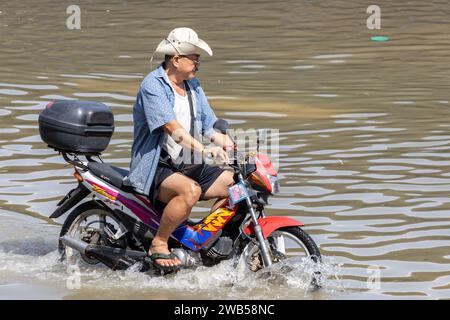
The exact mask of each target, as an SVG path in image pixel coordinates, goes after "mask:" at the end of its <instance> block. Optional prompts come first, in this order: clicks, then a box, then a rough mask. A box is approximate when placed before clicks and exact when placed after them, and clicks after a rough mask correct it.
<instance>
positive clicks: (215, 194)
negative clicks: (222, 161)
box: [203, 171, 235, 212]
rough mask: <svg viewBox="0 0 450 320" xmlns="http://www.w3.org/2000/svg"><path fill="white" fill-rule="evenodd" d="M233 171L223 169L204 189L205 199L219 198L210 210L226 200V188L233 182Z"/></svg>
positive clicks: (213, 209)
mask: <svg viewBox="0 0 450 320" xmlns="http://www.w3.org/2000/svg"><path fill="white" fill-rule="evenodd" d="M233 175H234V173H233V172H231V171H224V172H222V174H221V175H220V176H219V177H218V178H217V179H216V181H214V183H213V184H212V185H211V186H210V187H209V188H208V190H206V192H205V195H204V196H203V197H204V198H205V199H215V198H219V199H218V200H217V201H216V202H215V203H214V205H213V206H212V208H211V212H213V211H215V210H216V209H217V208H219V207H220V206H221V205H223V203H224V202H225V201H226V198H227V197H228V188H229V187H231V186H232V185H233V184H234V183H235V182H234V180H233Z"/></svg>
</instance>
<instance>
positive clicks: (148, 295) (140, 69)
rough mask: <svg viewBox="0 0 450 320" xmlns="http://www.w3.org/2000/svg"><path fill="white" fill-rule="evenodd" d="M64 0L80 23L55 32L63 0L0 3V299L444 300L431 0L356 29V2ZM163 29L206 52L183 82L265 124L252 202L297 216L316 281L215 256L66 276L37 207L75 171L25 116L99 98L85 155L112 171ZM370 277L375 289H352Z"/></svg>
mask: <svg viewBox="0 0 450 320" xmlns="http://www.w3.org/2000/svg"><path fill="white" fill-rule="evenodd" d="M75 2H76V4H78V5H79V6H80V8H81V30H68V29H67V28H66V18H67V17H68V14H66V8H67V6H69V5H71V4H74V1H49V0H47V1H46V0H40V1H30V0H21V1H18V0H10V1H7V2H6V1H4V2H2V3H1V4H0V39H1V43H2V45H1V47H0V61H1V62H0V76H1V77H0V298H1V299H8V298H9V299H11V298H49V299H52V298H64V299H79V298H86V299H88V298H143V299H155V298H159V299H182V298H188V299H192V298H214V299H220V298H225V299H228V298H254V299H265V298H273V299H277V298H284V299H292V298H294V299H340V298H347V299H368V298H369V299H392V298H402V299H405V298H427V299H430V298H431V299H441V298H447V299H448V298H450V232H449V230H450V123H449V121H448V120H449V115H450V112H449V108H450V105H449V100H450V94H449V92H450V88H449V83H450V37H449V34H450V18H449V17H450V5H449V4H448V2H447V1H408V2H405V1H398V2H395V3H394V2H391V1H378V2H377V4H378V5H379V6H380V7H381V13H382V22H381V24H382V29H381V30H368V29H367V27H366V19H367V17H368V16H369V15H368V14H367V13H366V8H367V7H368V6H369V5H370V4H372V3H371V2H370V1H369V2H368V1H354V0H352V1H341V0H338V1H298V0H295V1H283V2H280V3H276V2H274V1H246V2H245V3H242V2H240V1H227V2H226V3H225V2H221V1H203V0H201V1H195V2H189V3H188V2H185V1H163V2H154V3H150V2H149V1H125V0H124V1H95V2H94V1H81V0H80V1H75ZM177 26H189V27H191V28H193V29H195V30H196V31H198V33H199V35H200V37H202V38H203V39H205V40H206V41H207V42H208V43H209V44H210V45H211V47H212V48H213V51H214V56H213V57H210V58H204V59H203V60H202V64H201V65H200V72H199V78H200V80H201V82H202V85H203V88H204V90H205V92H206V93H207V95H208V97H209V100H210V104H211V105H212V106H213V108H214V110H215V111H216V114H217V116H219V117H223V118H226V119H227V120H229V121H230V123H231V124H232V125H233V126H234V127H239V128H246V129H248V128H274V129H279V130H280V138H281V139H280V158H279V162H280V172H279V173H280V178H281V184H282V189H281V191H282V193H281V194H280V195H278V196H276V197H274V198H272V201H271V205H270V207H269V208H268V212H269V213H272V214H278V215H288V216H292V217H294V218H296V219H299V220H300V221H302V222H304V223H305V224H306V227H305V230H307V231H308V232H309V233H310V234H311V235H312V236H313V238H314V239H315V241H316V242H317V243H318V244H319V245H320V249H321V251H322V253H323V255H324V257H325V262H324V267H323V268H324V272H325V273H326V274H328V275H329V279H328V280H327V281H326V284H325V287H324V289H323V290H321V291H319V292H315V293H310V292H307V291H305V286H306V283H305V282H302V281H301V277H300V276H297V275H294V276H288V277H287V278H286V279H284V281H278V282H277V281H275V282H267V281H264V280H261V279H255V278H253V277H250V278H245V277H242V276H241V275H236V274H235V273H233V270H232V269H231V267H230V266H229V265H226V264H224V265H220V266H218V267H216V268H212V269H207V270H203V269H201V270H197V271H195V272H193V271H189V272H183V273H181V274H179V275H177V276H176V277H175V278H172V279H159V278H157V279H155V278H150V277H148V276H146V275H142V274H139V273H136V272H132V271H127V272H111V271H107V270H105V269H103V268H92V269H89V270H84V271H83V274H82V288H81V289H80V290H68V289H67V287H66V280H67V278H68V273H67V270H66V269H65V266H64V265H63V264H61V263H59V262H58V261H57V254H56V251H55V250H56V243H57V236H58V232H59V226H58V224H55V223H54V222H52V221H50V220H49V219H48V218H47V217H48V216H49V215H50V214H51V212H52V211H53V210H54V208H55V206H56V203H57V202H58V201H59V199H60V198H61V197H63V196H64V195H65V194H66V193H67V191H68V190H70V189H71V188H72V187H73V186H74V185H75V183H74V180H73V178H72V176H71V173H72V169H71V167H70V166H69V165H67V164H66V163H65V162H64V160H63V159H62V157H60V156H58V155H57V154H56V153H55V152H54V151H53V150H51V149H48V148H47V147H46V145H45V144H44V143H43V142H42V141H41V140H40V137H39V131H38V126H37V118H38V114H39V113H40V111H41V110H42V109H43V108H44V106H45V104H46V103H48V102H49V101H51V100H54V99H65V98H67V99H91V100H98V101H101V102H104V103H106V104H107V105H109V106H111V108H112V110H113V112H114V115H115V120H116V131H115V133H114V135H113V138H112V140H111V144H110V146H109V147H108V149H107V150H106V152H105V153H104V156H103V158H104V159H105V161H107V162H108V163H111V164H114V165H117V166H121V167H124V168H127V167H128V165H129V159H130V148H131V144H132V134H133V123H132V105H133V102H134V97H135V94H136V91H137V88H138V86H139V83H140V81H141V80H142V78H143V77H144V76H145V75H146V74H147V73H148V72H149V71H150V66H149V63H148V59H149V56H150V55H151V52H152V51H153V50H154V48H155V46H156V45H157V43H158V42H159V41H160V40H161V39H162V37H163V36H165V35H166V33H167V32H168V31H169V30H171V29H172V28H174V27H177ZM371 36H388V37H389V40H388V41H385V42H375V41H371ZM155 65H156V64H154V66H155ZM207 205H208V204H207V203H206V204H205V203H202V204H200V205H199V206H198V207H196V208H195V212H194V214H193V217H197V218H199V217H202V215H203V214H204V213H205V210H206V209H207V208H206V207H207ZM57 222H59V223H60V222H61V221H57ZM373 268H379V271H377V270H374V269H373ZM374 272H379V275H380V277H381V282H380V285H379V286H378V287H373V286H372V287H371V286H368V285H367V281H368V280H370V278H369V277H370V276H372V275H373V274H374Z"/></svg>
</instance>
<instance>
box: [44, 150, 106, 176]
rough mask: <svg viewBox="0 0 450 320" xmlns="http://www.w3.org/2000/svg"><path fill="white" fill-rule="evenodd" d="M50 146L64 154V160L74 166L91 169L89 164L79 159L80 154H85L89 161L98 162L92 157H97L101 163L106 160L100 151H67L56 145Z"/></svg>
mask: <svg viewBox="0 0 450 320" xmlns="http://www.w3.org/2000/svg"><path fill="white" fill-rule="evenodd" d="M49 147H50V148H52V149H53V150H55V151H57V152H58V154H62V156H63V158H64V160H65V161H66V162H67V163H70V164H71V165H73V166H76V167H80V168H82V169H84V170H89V169H88V167H87V166H85V165H84V164H83V162H82V161H81V160H80V159H78V156H84V157H85V158H86V159H87V160H88V161H89V162H97V161H95V160H94V159H92V157H97V158H98V159H99V160H100V162H101V163H104V161H103V160H102V158H101V157H100V155H101V153H100V152H94V153H93V152H71V151H67V150H61V149H57V148H55V147H52V146H49ZM69 156H71V157H72V158H73V159H71V158H70V157H69Z"/></svg>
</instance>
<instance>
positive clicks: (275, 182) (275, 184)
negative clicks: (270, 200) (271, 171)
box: [267, 175, 280, 194]
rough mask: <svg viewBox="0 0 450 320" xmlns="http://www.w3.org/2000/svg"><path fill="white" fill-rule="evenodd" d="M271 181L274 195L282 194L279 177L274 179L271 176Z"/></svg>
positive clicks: (269, 176)
mask: <svg viewBox="0 0 450 320" xmlns="http://www.w3.org/2000/svg"><path fill="white" fill-rule="evenodd" d="M267 177H268V178H269V181H270V185H271V186H272V194H276V193H280V182H279V181H278V177H274V176H271V175H267Z"/></svg>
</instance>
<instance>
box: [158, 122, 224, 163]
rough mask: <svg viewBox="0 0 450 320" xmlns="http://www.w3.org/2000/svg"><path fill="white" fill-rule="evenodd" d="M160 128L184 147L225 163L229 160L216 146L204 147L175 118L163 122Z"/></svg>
mask: <svg viewBox="0 0 450 320" xmlns="http://www.w3.org/2000/svg"><path fill="white" fill-rule="evenodd" d="M161 128H162V129H163V130H164V132H165V133H167V134H168V135H170V136H171V137H172V139H173V140H174V141H175V142H176V143H178V144H179V145H181V146H182V147H184V148H188V149H190V150H194V151H197V152H199V153H201V155H202V156H204V155H209V156H211V157H212V158H215V159H219V160H221V161H223V162H225V163H228V162H229V161H230V159H229V157H228V155H227V154H226V152H225V151H224V150H223V149H221V148H218V147H213V148H210V147H208V148H205V147H204V146H203V144H202V143H200V142H199V141H197V140H196V139H195V138H194V137H192V136H191V135H190V134H189V133H188V132H187V131H186V130H185V129H184V128H183V126H182V125H181V124H180V123H179V122H178V121H177V120H171V121H169V122H167V123H165V124H164V125H163V126H161Z"/></svg>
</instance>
